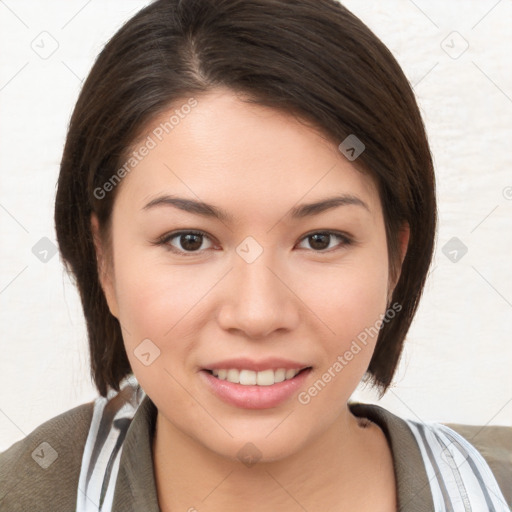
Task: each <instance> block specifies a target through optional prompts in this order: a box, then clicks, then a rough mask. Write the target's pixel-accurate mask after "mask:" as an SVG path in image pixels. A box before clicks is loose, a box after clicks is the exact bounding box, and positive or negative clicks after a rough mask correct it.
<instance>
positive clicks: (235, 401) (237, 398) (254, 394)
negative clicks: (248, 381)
mask: <svg viewBox="0 0 512 512" xmlns="http://www.w3.org/2000/svg"><path fill="white" fill-rule="evenodd" d="M310 371H311V368H308V369H307V370H303V371H302V372H300V373H298V374H297V375H296V376H295V377H293V379H290V380H284V381H283V382H278V383H277V384H272V385H271V386H244V385H243V384H233V383H232V382H228V381H227V380H221V379H218V378H217V377H214V376H213V375H212V374H211V373H209V372H208V371H206V370H201V371H200V372H199V373H200V374H201V375H202V376H203V377H202V378H203V379H205V380H206V383H207V384H208V385H209V386H210V389H211V390H212V391H213V392H214V393H215V394H216V395H217V396H218V397H219V398H220V399H221V400H223V401H224V402H227V403H228V404H231V405H234V406H235V407H240V408H243V409H269V408H271V407H277V406H278V405H280V404H281V403H283V402H284V401H286V400H288V399H289V398H290V397H291V396H292V395H293V394H294V393H295V392H296V391H297V390H298V389H299V388H300V387H301V386H302V385H303V384H304V381H305V380H306V378H307V376H308V375H309V372H310Z"/></svg>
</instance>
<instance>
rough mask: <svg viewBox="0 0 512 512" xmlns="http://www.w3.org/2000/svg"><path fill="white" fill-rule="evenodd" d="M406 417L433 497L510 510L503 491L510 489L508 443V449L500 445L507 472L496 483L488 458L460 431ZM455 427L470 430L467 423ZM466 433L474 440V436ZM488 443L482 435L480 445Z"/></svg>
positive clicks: (483, 445) (479, 506)
mask: <svg viewBox="0 0 512 512" xmlns="http://www.w3.org/2000/svg"><path fill="white" fill-rule="evenodd" d="M405 421H406V422H407V424H408V425H409V427H410V428H411V431H412V432H413V434H414V436H415V438H416V441H417V443H418V446H419V448H420V450H421V452H422V456H423V461H424V463H425V467H426V470H427V474H428V476H429V481H430V486H431V490H432V493H433V496H434V499H435V500H436V499H438V500H445V501H446V500H449V501H451V502H452V503H454V504H456V503H460V504H461V505H462V504H464V503H469V504H470V505H472V506H475V507H476V508H477V509H478V510H487V509H488V510H504V511H508V510H509V508H508V506H507V503H506V499H505V492H506V491H508V490H509V487H510V480H511V474H512V473H511V472H512V464H510V457H511V455H512V446H510V445H509V446H508V449H507V450H505V446H502V447H501V450H502V451H503V452H506V451H508V458H509V464H508V469H507V473H508V475H507V476H506V478H505V479H504V480H503V481H502V482H500V483H498V481H497V475H495V474H494V473H493V471H492V470H491V468H490V466H489V464H488V461H487V460H486V459H485V458H484V457H483V456H482V454H481V453H480V451H479V450H478V449H477V448H476V447H475V446H474V445H473V444H472V443H471V442H470V441H469V440H468V439H467V438H466V437H464V436H463V435H461V434H460V433H459V432H457V431H456V430H454V429H453V428H450V427H448V426H447V425H443V424H439V423H431V422H418V421H413V420H405ZM487 428H489V427H487ZM478 429H480V430H481V431H482V430H483V429H484V427H474V432H475V433H476V431H477V430H478ZM458 430H460V431H461V432H462V433H466V434H469V433H471V432H473V428H471V427H469V426H467V425H464V426H463V425H460V426H459V429H458ZM468 437H471V439H472V440H473V437H474V436H468ZM487 443H488V440H487V441H486V440H484V439H483V438H481V440H480V442H479V448H480V449H482V448H485V447H486V444H487ZM488 453H489V452H488ZM489 458H490V459H492V456H491V457H489ZM504 476H505V475H504ZM500 485H501V487H500ZM509 498H510V496H509Z"/></svg>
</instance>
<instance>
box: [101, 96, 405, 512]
mask: <svg viewBox="0 0 512 512" xmlns="http://www.w3.org/2000/svg"><path fill="white" fill-rule="evenodd" d="M197 100H198V105H197V106H196V107H195V108H194V109H192V111H191V113H190V114H188V115H187V116H186V117H184V119H182V120H180V123H179V125H177V126H176V127H175V128H174V130H173V131H172V133H170V134H169V135H167V136H166V137H165V138H164V139H163V140H162V141H161V142H159V144H158V145H157V146H156V147H155V148H154V149H152V150H151V151H150V152H149V154H148V155H147V156H146V157H145V158H144V159H143V160H142V161H141V162H140V163H139V164H138V165H137V166H136V168H135V169H133V170H132V171H131V172H130V173H129V174H128V175H127V176H126V177H125V178H123V181H122V183H121V184H120V185H119V187H120V189H119V190H118V191H117V193H118V195H117V197H116V200H115V203H114V208H113V214H112V215H113V219H112V247H111V249H112V252H111V253H109V254H110V255H111V257H112V262H113V265H109V264H108V261H109V259H108V258H107V257H106V254H107V252H108V249H107V248H106V247H105V246H103V245H102V243H101V241H100V237H99V234H98V223H97V219H96V217H95V216H94V214H93V215H92V218H91V221H92V228H93V232H94V234H95V238H96V244H97V252H98V258H99V263H100V268H101V282H102V286H103V289H104V291H105V294H106V297H107V301H108V304H109V308H110V310H111V312H112V314H113V315H114V316H116V317H117V318H118V319H119V320H120V322H121V325H122V326H123V336H124V342H125V347H126V351H127V354H128V357H129V360H130V363H131V366H132V369H133V371H134V373H135V376H136V377H137V379H138V381H139V382H140V384H141V386H142V387H143V389H144V390H145V392H146V393H147V394H148V395H149V397H150V398H151V400H152V401H153V402H154V403H155V405H156V407H157V408H158V415H157V424H156V432H155V438H154V443H153V457H154V469H155V478H156V483H157V489H158V497H159V503H160V507H161V509H162V510H163V511H167V510H173V511H174V510H183V511H186V510H195V509H197V510H200V511H202V512H203V511H220V510H222V511H224V512H225V511H240V510H246V511H250V512H259V511H268V510H280V511H285V512H286V511H290V512H291V511H299V510H303V509H306V510H308V511H309V512H313V511H319V512H320V511H322V512H326V511H334V510H342V509H343V510H372V511H385V510H396V496H395V478H394V473H393V466H392V455H391V452H390V450H389V447H388V444H387V442H386V439H385V437H384V434H383V433H382V431H381V430H380V428H379V427H378V426H376V425H375V424H370V426H368V427H366V428H363V427H362V426H361V425H360V423H359V422H358V420H357V419H356V417H355V416H354V415H352V413H351V412H350V411H349V409H348V407H347V401H348V399H349V397H350V395H351V394H352V392H353V391H354V390H355V388H356V387H357V384H358V383H359V382H360V380H361V378H362V376H363V375H364V373H365V371H366V368H367V367H368V364H369V362H370V359H371V356H372V353H373V349H374V345H375V342H376V339H372V338H370V339H369V340H368V344H367V345H366V346H363V347H362V350H361V351H360V352H359V353H358V354H357V355H355V356H354V358H353V359H352V360H351V361H350V362H349V363H348V364H347V365H346V366H345V367H344V368H343V370H342V371H341V372H339V373H337V374H336V377H335V378H333V379H332V380H331V382H329V383H328V384H327V385H326V386H325V388H324V389H323V390H322V391H321V392H320V393H318V395H317V396H315V397H313V398H312V399H311V401H310V402H309V403H308V404H307V405H302V404H301V403H299V402H298V400H297V395H296V394H295V395H294V396H292V397H291V398H290V399H289V400H287V401H285V402H283V403H282V404H280V405H279V406H277V407H273V408H268V409H264V410H249V409H242V408H239V407H235V406H233V405H229V404H227V403H225V402H223V401H221V400H220V399H219V398H218V397H217V396H216V395H214V394H213V393H212V392H211V391H210V390H209V388H208V387H207V386H205V384H204V383H203V380H202V379H201V378H200V374H199V371H200V370H201V369H202V368H204V367H205V366H207V365H208V363H209V362H212V361H218V360H220V359H225V358H230V357H235V356H240V357H242V356H246V357H249V358H251V359H262V358H263V357H267V356H275V357H283V358H287V359H293V360H296V361H301V362H304V363H306V364H307V365H309V366H311V367H312V371H311V373H310V374H309V376H308V378H307V380H306V383H305V385H304V386H303V388H301V390H300V391H304V390H307V389H308V388H309V387H310V386H311V385H312V384H313V383H314V382H315V381H317V380H318V379H319V378H320V377H321V375H322V374H323V373H324V372H325V371H327V369H328V368H329V367H332V365H333V363H334V362H335V361H336V359H337V357H338V356H339V355H342V354H343V353H345V351H346V350H348V349H349V347H350V344H351V342H352V340H354V339H356V337H357V335H358V334H359V333H360V332H362V331H363V330H364V329H365V328H367V327H369V326H372V325H374V324H375V322H376V321H377V320H378V319H379V318H380V316H379V315H381V314H382V315H383V314H384V313H385V311H386V305H387V298H388V296H389V294H390V292H391V291H392V289H393V286H394V284H395V283H392V282H390V279H389V273H388V257H387V245H386V235H385V227H384V219H383V214H382V209H381V203H380V200H379V196H378V193H377V190H376V187H375V184H374V183H373V181H372V179H371V178H370V177H369V176H367V175H365V174H362V173H361V172H359V171H357V170H356V169H355V167H354V166H353V164H352V163H351V162H349V161H348V160H347V159H346V158H345V157H344V156H343V155H342V154H341V153H340V152H339V150H338V149H337V145H336V144H334V143H333V142H332V141H329V140H327V138H326V137H324V136H323V135H321V134H320V133H319V132H318V131H317V130H315V129H314V128H312V127H311V126H308V125H307V124H306V123H304V122H300V121H298V120H297V119H296V118H295V117H292V116H291V115H289V114H285V113H281V112H278V111H276V110H273V109H269V108H266V107H261V106H256V105H250V104H248V103H245V102H243V101H241V99H240V98H239V97H238V96H237V95H235V94H234V93H233V92H231V91H229V90H225V89H216V90H214V91H211V92H209V93H207V94H206V95H203V96H199V97H197ZM183 103H185V100H184V101H183ZM183 103H181V104H183ZM174 108H176V106H175V105H173V108H170V109H169V112H168V113H165V114H164V115H162V116H161V118H159V119H157V120H155V121H154V123H152V125H151V127H149V128H148V130H147V133H146V134H145V136H147V135H148V134H151V130H152V129H153V128H154V127H155V126H157V125H158V124H159V123H160V122H162V120H165V119H168V118H169V115H170V113H172V112H173V110H174ZM141 140H142V139H141ZM136 147H137V145H135V146H134V148H136ZM342 193H344V194H351V195H353V196H357V197H358V198H360V199H361V200H362V201H364V203H366V205H367V206H368V210H367V209H366V208H364V207H362V206H359V205H344V206H340V207H337V208H333V209H330V210H327V211H324V212H322V213H320V214H318V215H315V216H311V217H304V218H300V219H296V220H291V219H289V218H288V217H286V214H287V213H288V212H289V210H290V209H291V208H292V207H294V206H296V205H297V204H299V203H301V204H302V203H310V202H314V201H318V200H321V199H324V198H326V197H330V196H333V195H336V194H342ZM161 194H175V195H179V196H182V197H186V198H190V199H195V200H202V201H205V202H208V203H210V204H213V205H215V206H217V207H219V208H222V209H224V210H226V211H227V212H228V213H229V214H231V215H232V217H233V221H232V222H221V221H219V220H217V219H211V218H203V217H201V216H199V215H195V214H193V213H189V212H184V211H181V210H179V209H176V208H173V207H171V206H159V207H155V208H150V209H147V210H144V209H143V207H144V206H145V205H146V204H147V203H148V202H149V201H150V200H152V199H154V198H155V197H157V196H159V195H161ZM187 229H195V230H201V231H204V232H205V233H206V234H207V235H208V237H209V238H208V237H204V238H202V239H201V238H199V240H198V241H197V244H196V246H197V247H199V250H195V252H193V250H192V251H190V250H189V254H192V255H188V256H186V255H182V254H175V253H173V252H171V251H170V250H169V249H166V246H165V245H156V244H155V241H157V240H158V239H159V237H162V236H163V235H166V234H168V233H171V232H174V231H177V230H187ZM325 230H334V231H340V232H343V233H346V234H347V235H350V237H352V239H353V242H352V243H351V244H345V243H344V242H343V240H342V239H338V238H337V237H336V236H332V237H331V238H330V239H329V238H327V241H326V242H325V244H324V247H327V249H318V248H315V247H318V245H317V246H315V245H314V243H313V242H314V241H312V240H311V238H308V237H306V235H310V234H312V232H313V233H315V232H318V231H325ZM248 236H251V237H253V238H254V239H255V240H256V241H257V243H258V244H259V245H260V246H261V248H262V249H263V252H262V254H261V255H260V256H259V257H258V258H257V259H256V260H255V261H254V262H252V263H250V264H249V263H247V262H246V261H245V260H244V259H243V258H242V257H240V256H239V254H238V253H237V252H236V248H237V247H238V246H239V244H240V243H241V242H242V241H243V240H244V239H245V238H246V237H248ZM401 237H402V238H401V244H402V260H403V257H404V256H405V251H406V247H407V242H408V237H409V234H408V230H407V229H406V228H405V227H404V229H403V230H402V234H401ZM201 241H202V243H201ZM183 242H184V241H183V238H181V239H180V237H179V236H177V237H175V238H173V239H172V240H170V241H168V243H167V245H168V246H169V245H172V246H173V247H174V248H175V249H176V250H178V251H179V250H181V252H182V253H185V252H186V248H187V247H190V246H187V245H185V249H184V245H183ZM185 244H186V241H185ZM144 339H150V340H151V341H152V343H154V344H155V345H156V346H158V348H159V350H160V356H159V357H158V358H156V359H155V360H154V362H152V364H150V365H149V366H145V365H144V364H142V363H141V361H140V360H139V359H138V358H137V357H136V356H135V354H134V350H135V349H136V347H137V346H138V345H139V344H140V343H141V341H142V340H144ZM248 442H251V443H253V444H254V445H255V446H256V447H257V449H258V450H259V452H260V454H261V459H260V460H259V461H258V463H256V464H255V465H252V466H250V467H247V466H246V465H244V464H242V463H241V461H240V460H239V459H238V458H237V453H238V451H239V450H240V449H241V448H242V447H244V445H245V444H246V443H248Z"/></svg>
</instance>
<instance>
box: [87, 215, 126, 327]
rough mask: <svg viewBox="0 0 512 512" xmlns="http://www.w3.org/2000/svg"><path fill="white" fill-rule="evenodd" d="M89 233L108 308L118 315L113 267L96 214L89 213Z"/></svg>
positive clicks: (114, 314)
mask: <svg viewBox="0 0 512 512" xmlns="http://www.w3.org/2000/svg"><path fill="white" fill-rule="evenodd" d="M91 233H92V237H93V240H94V248H95V250H96V263H97V268H98V278H99V281H100V284H101V288H102V289H103V293H104V294H105V299H106V301H107V304H108V308H109V309H110V312H111V313H112V315H113V316H115V317H116V318H119V317H118V306H117V299H116V294H115V286H114V275H113V269H112V268H111V265H110V263H109V258H108V257H107V251H106V248H105V247H104V246H103V242H102V240H101V236H100V224H99V221H98V217H97V215H96V214H95V213H94V212H93V213H91Z"/></svg>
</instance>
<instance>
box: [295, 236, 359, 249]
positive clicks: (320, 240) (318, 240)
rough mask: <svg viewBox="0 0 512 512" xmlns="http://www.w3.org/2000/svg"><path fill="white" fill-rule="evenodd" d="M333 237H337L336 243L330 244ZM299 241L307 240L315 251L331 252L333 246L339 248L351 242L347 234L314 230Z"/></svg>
mask: <svg viewBox="0 0 512 512" xmlns="http://www.w3.org/2000/svg"><path fill="white" fill-rule="evenodd" d="M333 238H335V239H338V243H337V244H336V243H335V244H331V242H332V240H333ZM301 241H309V243H310V247H311V248H312V249H313V250H314V251H315V252H331V250H332V249H333V247H334V248H336V247H338V248H341V247H343V246H347V245H350V244H352V239H351V238H350V237H349V236H347V235H345V234H344V233H340V232H338V231H316V232H314V233H310V234H308V235H306V236H305V237H303V238H302V240H301ZM306 249H307V247H306Z"/></svg>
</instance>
